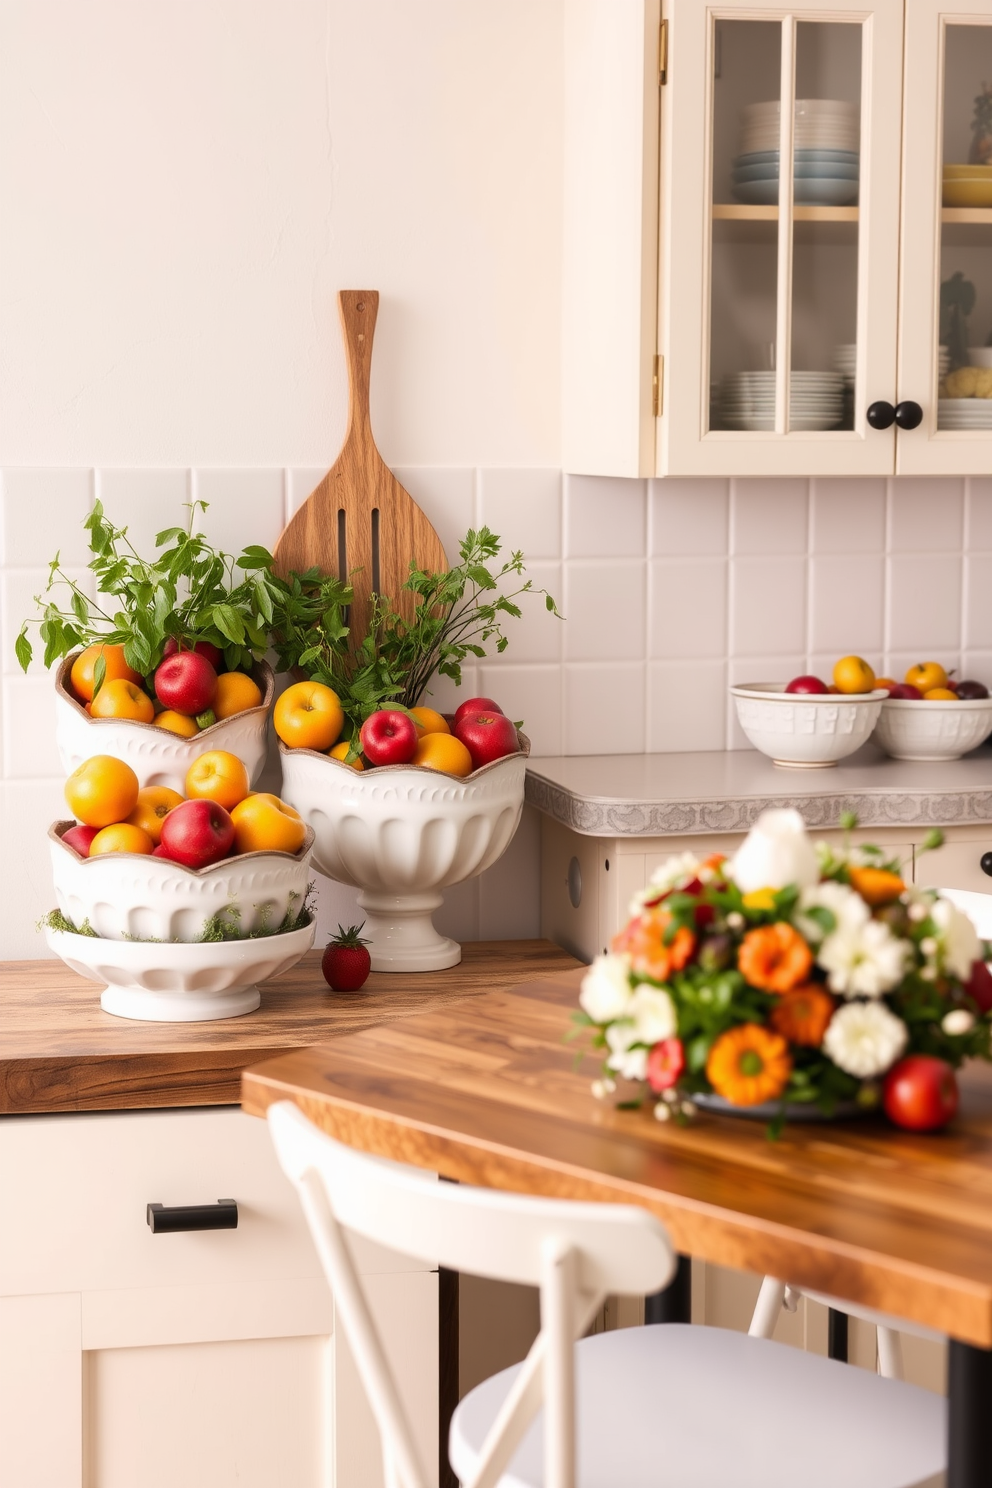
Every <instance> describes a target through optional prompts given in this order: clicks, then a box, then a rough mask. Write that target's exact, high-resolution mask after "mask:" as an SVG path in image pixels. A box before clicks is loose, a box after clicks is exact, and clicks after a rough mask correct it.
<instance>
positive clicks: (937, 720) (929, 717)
mask: <svg viewBox="0 0 992 1488" xmlns="http://www.w3.org/2000/svg"><path fill="white" fill-rule="evenodd" d="M989 734H992V698H959V699H957V700H956V701H954V702H953V703H952V702H951V701H950V700H947V701H946V702H941V701H939V700H938V701H936V702H929V701H928V700H927V699H926V698H887V699H886V701H885V702H884V703H883V704H882V715H881V717H880V718H879V720H878V727H877V729H876V730H875V738H876V740H877V741H878V743H879V744H881V746H882V748H883V749H884V750H885V752H886V754H891V756H892V758H893V759H904V760H956V759H960V758H961V756H962V755H963V754H967V753H968V751H969V750H970V749H977V748H978V746H979V744H981V743H982V742H983V741H984V740H985V739H987V738H988V736H989Z"/></svg>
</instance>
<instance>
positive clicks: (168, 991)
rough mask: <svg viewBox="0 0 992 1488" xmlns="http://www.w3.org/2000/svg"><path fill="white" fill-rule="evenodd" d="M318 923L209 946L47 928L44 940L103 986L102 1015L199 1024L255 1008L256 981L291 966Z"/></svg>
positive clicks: (307, 945)
mask: <svg viewBox="0 0 992 1488" xmlns="http://www.w3.org/2000/svg"><path fill="white" fill-rule="evenodd" d="M316 928H317V927H316V924H314V923H311V924H309V925H307V926H305V927H304V928H303V929H302V930H292V931H290V932H289V934H288V935H266V936H263V937H261V938H260V939H258V940H224V941H215V942H212V943H211V944H209V945H168V944H164V945H163V944H156V943H155V942H154V941H151V942H149V941H136V940H100V939H98V938H95V937H94V936H90V935H70V934H67V933H66V932H65V931H62V930H46V931H45V939H46V940H47V942H48V945H49V947H50V949H51V950H53V951H54V952H55V954H56V955H57V956H61V958H62V960H63V961H64V962H65V964H66V966H68V967H70V968H71V969H72V970H73V971H76V972H78V973H79V975H80V976H83V977H86V978H87V979H88V980H89V981H91V982H103V983H104V984H105V990H104V992H103V994H102V996H101V998H100V1006H101V1007H102V1008H103V1010H104V1012H106V1013H113V1014H114V1015H115V1017H118V1018H135V1019H138V1020H139V1021H141V1022H148V1023H204V1022H212V1021H214V1020H215V1019H217V1018H239V1017H241V1015H242V1014H243V1013H251V1012H254V1010H255V1008H257V1007H258V1005H259V1003H260V1002H261V1000H262V999H261V994H260V992H259V990H258V987H257V986H256V985H255V983H256V982H261V981H265V980H266V978H268V977H274V976H278V975H279V973H280V972H282V971H288V970H289V968H290V967H291V966H295V965H296V963H297V961H299V960H300V958H301V956H304V955H305V954H306V952H307V951H308V950H309V949H310V947H311V946H312V945H313V937H314V932H315V930H316Z"/></svg>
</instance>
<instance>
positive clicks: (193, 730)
mask: <svg viewBox="0 0 992 1488" xmlns="http://www.w3.org/2000/svg"><path fill="white" fill-rule="evenodd" d="M154 722H155V727H156V728H160V729H168V731H169V733H170V734H178V735H179V737H180V738H181V739H192V737H193V735H194V734H198V733H199V732H200V728H199V725H198V724H197V721H196V719H195V718H187V717H186V714H185V713H177V712H176V710H175V709H174V708H164V709H163V710H162V712H161V713H159V714H157V715H156V717H155V720H154Z"/></svg>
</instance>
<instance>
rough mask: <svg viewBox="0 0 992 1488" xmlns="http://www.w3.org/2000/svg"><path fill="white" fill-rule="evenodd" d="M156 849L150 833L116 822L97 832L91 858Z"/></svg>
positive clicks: (92, 844)
mask: <svg viewBox="0 0 992 1488" xmlns="http://www.w3.org/2000/svg"><path fill="white" fill-rule="evenodd" d="M98 696H99V694H98ZM154 847H155V844H154V842H153V841H152V839H151V838H150V837H149V835H148V833H147V832H143V831H142V830H141V828H140V827H135V826H132V825H131V823H130V822H116V823H115V824H114V825H113V826H110V827H104V828H103V830H102V831H100V832H97V834H96V836H95V837H94V838H93V841H92V842H91V843H90V857H91V858H98V857H99V856H100V854H101V853H115V852H126V853H150V852H151V851H152V850H153V849H154Z"/></svg>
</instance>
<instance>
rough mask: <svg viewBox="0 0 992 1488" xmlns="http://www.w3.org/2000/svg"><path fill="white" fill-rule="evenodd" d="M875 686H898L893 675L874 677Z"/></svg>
mask: <svg viewBox="0 0 992 1488" xmlns="http://www.w3.org/2000/svg"><path fill="white" fill-rule="evenodd" d="M875 686H876V687H884V688H886V690H887V689H888V688H890V687H896V686H898V684H897V682H896V679H895V677H876V678H875Z"/></svg>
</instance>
